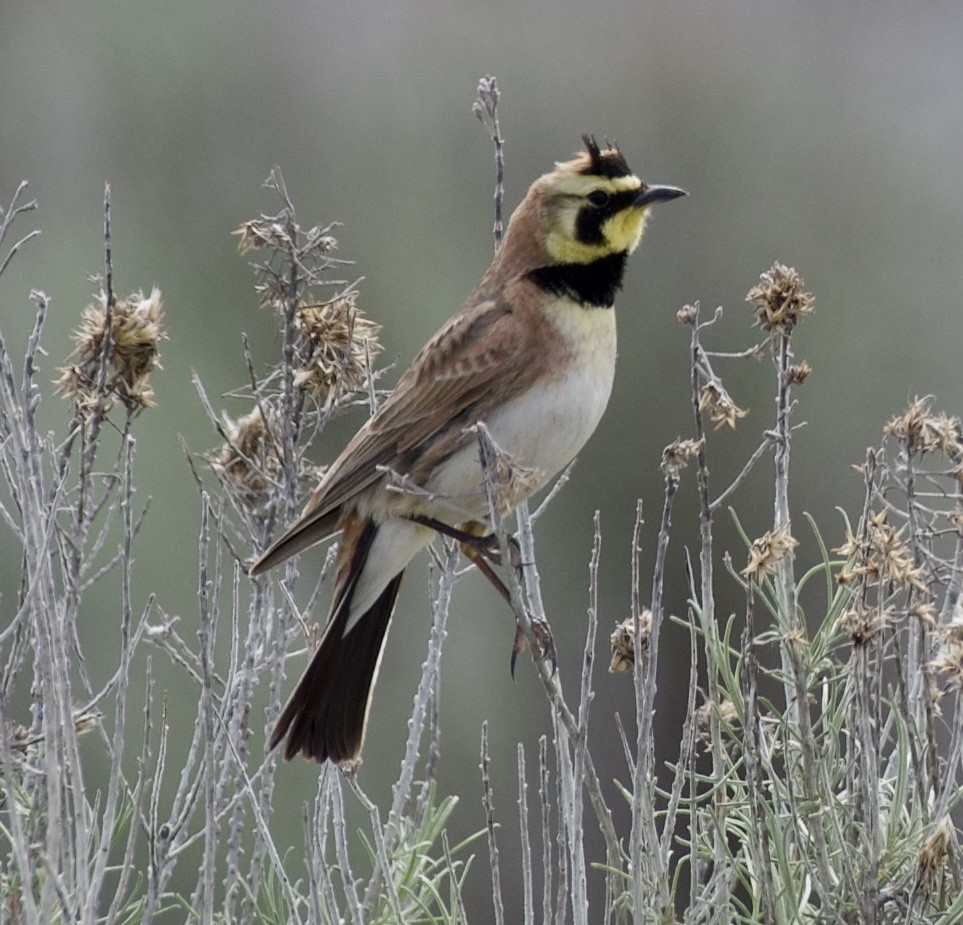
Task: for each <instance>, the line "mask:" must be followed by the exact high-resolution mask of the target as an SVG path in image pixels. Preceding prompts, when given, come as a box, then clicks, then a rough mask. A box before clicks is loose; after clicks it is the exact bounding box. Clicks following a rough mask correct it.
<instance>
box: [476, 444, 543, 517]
mask: <svg viewBox="0 0 963 925" xmlns="http://www.w3.org/2000/svg"><path fill="white" fill-rule="evenodd" d="M488 476H489V477H490V478H491V479H492V480H493V482H494V484H495V489H496V497H497V500H498V508H499V510H498V513H499V515H500V516H502V517H507V516H508V515H509V514H511V513H512V511H514V510H515V508H516V507H518V504H519V502H520V501H521V500H522V499H523V498H527V497H528V496H529V495H530V494H531V493H532V492H533V491H535V490H536V489H537V488H538V486H539V485H541V484H542V483H543V482H544V480H545V472H544V470H542V469H538V468H536V467H534V466H526V465H523V464H522V463H520V462H519V461H518V460H517V459H516V458H515V457H514V456H512V455H511V454H509V453H504V452H502V451H499V452H497V453H496V454H495V458H494V461H493V465H492V466H491V468H490V469H489V472H488Z"/></svg>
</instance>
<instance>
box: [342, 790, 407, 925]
mask: <svg viewBox="0 0 963 925" xmlns="http://www.w3.org/2000/svg"><path fill="white" fill-rule="evenodd" d="M344 779H345V781H347V783H348V786H349V787H350V788H351V791H352V792H353V793H354V795H355V799H357V801H358V802H359V803H360V804H361V805H362V806H363V807H364V809H365V810H366V811H367V813H368V816H369V818H370V820H371V833H372V837H373V839H374V847H375V857H376V858H377V860H378V863H379V864H380V865H381V869H382V870H383V871H390V870H391V862H390V861H389V860H388V852H387V850H386V846H385V839H384V828H383V827H382V825H381V813H380V812H379V811H378V807H377V806H376V805H375V804H374V802H373V801H372V800H371V799H369V797H368V795H367V794H366V793H365V792H364V791H363V790H362V789H361V787H360V785H359V784H358V779H357V777H356V776H355V775H354V774H350V773H349V774H345V775H344ZM383 882H384V887H385V892H386V893H387V894H388V905H389V906H390V907H391V912H392V915H393V916H394V917H395V921H398V922H403V921H404V915H403V913H402V911H401V903H400V901H399V899H398V890H397V888H396V887H395V883H394V880H393V879H392V877H391V876H390V874H389V875H388V876H386V877H384V881H383Z"/></svg>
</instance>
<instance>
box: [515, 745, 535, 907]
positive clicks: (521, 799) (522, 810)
mask: <svg viewBox="0 0 963 925" xmlns="http://www.w3.org/2000/svg"><path fill="white" fill-rule="evenodd" d="M517 754H518V829H519V838H520V840H521V845H522V908H523V909H524V915H525V925H534V923H535V896H534V892H533V889H532V883H533V881H534V874H533V871H532V843H531V839H530V838H529V835H528V833H529V828H528V782H527V781H526V780H525V746H524V745H522V743H521V742H519V743H518V753H517Z"/></svg>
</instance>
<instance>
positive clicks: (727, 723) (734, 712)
mask: <svg viewBox="0 0 963 925" xmlns="http://www.w3.org/2000/svg"><path fill="white" fill-rule="evenodd" d="M713 713H715V715H716V716H717V717H718V718H719V725H720V726H721V727H722V731H723V733H729V734H730V735H734V734H735V733H736V732H737V731H738V729H739V725H740V719H739V710H738V708H737V707H736V705H735V704H734V703H733V702H732V701H731V700H729V699H728V698H727V699H726V700H723V701H721V702H720V703H714V702H713V701H711V700H710V701H707V702H706V703H704V704H703V705H702V706H701V707H699V709H698V710H696V712H695V719H696V741H697V742H698V743H699V744H701V745H703V746H704V747H705V748H706V749H708V748H709V747H710V744H711V740H712V715H713Z"/></svg>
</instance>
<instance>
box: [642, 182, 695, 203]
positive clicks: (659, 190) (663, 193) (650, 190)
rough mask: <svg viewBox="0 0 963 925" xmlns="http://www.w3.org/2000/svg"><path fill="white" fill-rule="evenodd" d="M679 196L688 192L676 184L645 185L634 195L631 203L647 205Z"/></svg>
mask: <svg viewBox="0 0 963 925" xmlns="http://www.w3.org/2000/svg"><path fill="white" fill-rule="evenodd" d="M680 196H688V193H687V192H686V191H685V190H684V189H679V187H677V186H645V187H643V189H642V191H641V192H640V193H639V195H638V196H637V197H636V200H635V202H634V203H633V205H635V206H649V205H652V203H653V202H668V201H669V200H670V199H678V198H679V197H680Z"/></svg>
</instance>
